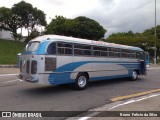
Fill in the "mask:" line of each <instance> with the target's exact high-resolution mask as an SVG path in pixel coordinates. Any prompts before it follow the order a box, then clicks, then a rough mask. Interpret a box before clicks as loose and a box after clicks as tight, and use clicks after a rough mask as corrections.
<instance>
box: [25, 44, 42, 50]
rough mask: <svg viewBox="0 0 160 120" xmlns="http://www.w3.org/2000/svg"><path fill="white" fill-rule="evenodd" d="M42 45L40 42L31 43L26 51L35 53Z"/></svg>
mask: <svg viewBox="0 0 160 120" xmlns="http://www.w3.org/2000/svg"><path fill="white" fill-rule="evenodd" d="M39 45H40V42H30V43H28V44H27V45H26V49H25V50H26V51H30V52H35V51H36V50H37V49H38V47H39Z"/></svg>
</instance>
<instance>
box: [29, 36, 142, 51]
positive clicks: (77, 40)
mask: <svg viewBox="0 0 160 120" xmlns="http://www.w3.org/2000/svg"><path fill="white" fill-rule="evenodd" d="M31 41H40V42H43V41H63V42H73V43H80V44H89V45H97V46H106V47H114V48H121V49H131V50H137V51H143V50H142V49H141V48H139V47H133V46H127V45H121V44H114V43H108V42H103V41H94V40H88V39H81V38H74V37H67V36H60V35H43V36H39V37H36V38H34V39H33V40H31Z"/></svg>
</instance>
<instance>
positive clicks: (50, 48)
mask: <svg viewBox="0 0 160 120" xmlns="http://www.w3.org/2000/svg"><path fill="white" fill-rule="evenodd" d="M47 53H48V54H56V43H54V42H53V43H51V44H50V45H49V46H48V49H47Z"/></svg>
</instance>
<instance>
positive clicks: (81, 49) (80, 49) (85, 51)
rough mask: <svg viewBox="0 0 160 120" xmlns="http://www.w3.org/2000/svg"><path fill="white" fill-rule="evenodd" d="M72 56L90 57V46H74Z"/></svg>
mask: <svg viewBox="0 0 160 120" xmlns="http://www.w3.org/2000/svg"><path fill="white" fill-rule="evenodd" d="M74 55H85V56H91V46H90V45H82V44H74Z"/></svg>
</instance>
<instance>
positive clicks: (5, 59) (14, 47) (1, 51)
mask: <svg viewBox="0 0 160 120" xmlns="http://www.w3.org/2000/svg"><path fill="white" fill-rule="evenodd" d="M24 47H25V43H22V42H14V41H9V40H2V39H0V56H1V57H0V64H16V62H17V58H16V56H17V54H18V53H20V52H23V50H24Z"/></svg>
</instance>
